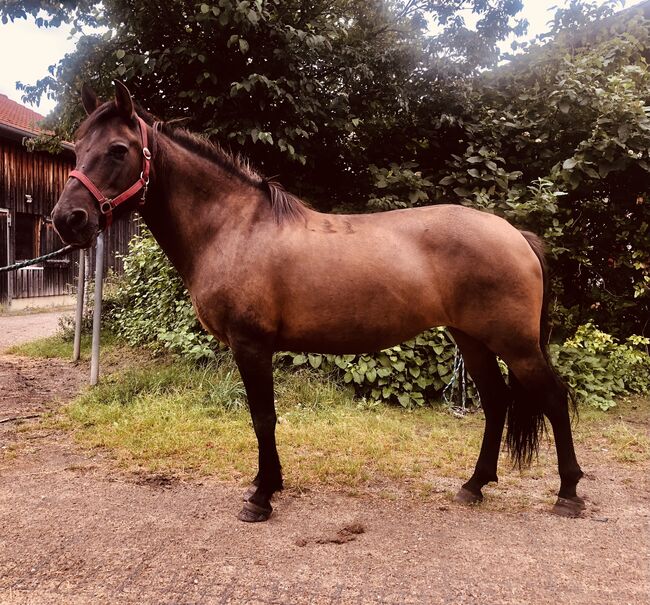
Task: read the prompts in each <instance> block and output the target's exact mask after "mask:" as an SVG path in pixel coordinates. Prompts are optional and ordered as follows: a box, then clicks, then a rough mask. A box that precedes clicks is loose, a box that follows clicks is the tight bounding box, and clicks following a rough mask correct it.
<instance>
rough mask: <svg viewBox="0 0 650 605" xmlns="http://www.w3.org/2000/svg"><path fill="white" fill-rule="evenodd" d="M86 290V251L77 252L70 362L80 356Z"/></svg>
mask: <svg viewBox="0 0 650 605" xmlns="http://www.w3.org/2000/svg"><path fill="white" fill-rule="evenodd" d="M85 290H86V251H85V250H79V275H78V278H77V309H76V312H75V315H74V346H73V349H72V361H79V357H80V355H81V323H82V321H83V314H84V297H85Z"/></svg>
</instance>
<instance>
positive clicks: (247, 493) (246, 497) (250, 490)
mask: <svg viewBox="0 0 650 605" xmlns="http://www.w3.org/2000/svg"><path fill="white" fill-rule="evenodd" d="M256 491H257V485H255V484H253V485H251V486H249V487H248V489H247V490H246V491H245V492H244V502H248V501H249V500H250V499H251V498H252V497H253V494H254V493H255V492H256Z"/></svg>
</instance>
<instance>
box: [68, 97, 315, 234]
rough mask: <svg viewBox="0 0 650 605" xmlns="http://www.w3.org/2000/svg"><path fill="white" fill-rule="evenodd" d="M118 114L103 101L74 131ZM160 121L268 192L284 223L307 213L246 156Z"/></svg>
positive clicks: (146, 116) (186, 143)
mask: <svg viewBox="0 0 650 605" xmlns="http://www.w3.org/2000/svg"><path fill="white" fill-rule="evenodd" d="M136 111H137V113H138V115H139V116H140V117H141V118H142V119H143V120H144V121H145V122H146V123H147V124H148V125H149V126H153V124H154V122H155V121H156V118H155V117H154V116H152V115H151V114H150V113H149V112H148V111H146V110H145V109H143V108H142V107H140V106H138V107H137V109H136ZM116 115H117V109H116V107H115V104H114V103H112V102H108V103H104V104H103V105H101V106H100V107H98V108H97V109H96V110H95V111H94V112H93V113H92V114H91V115H90V116H89V117H88V119H86V120H85V121H84V122H83V123H82V124H81V126H80V127H79V129H78V130H77V132H76V134H75V139H79V138H82V137H83V136H84V135H85V134H86V133H87V132H88V131H89V130H90V129H91V128H92V127H94V126H96V125H97V124H101V123H102V122H104V121H105V120H108V119H110V118H113V117H115V116H116ZM160 124H161V125H160V132H162V133H163V134H164V135H165V136H167V137H169V138H170V139H171V140H172V141H174V142H175V143H177V144H178V145H180V146H181V147H183V148H184V149H187V150H188V151H191V152H192V153H194V154H196V155H198V156H200V157H202V158H204V159H206V160H208V161H210V162H212V163H214V164H216V165H217V166H219V168H221V169H222V170H224V171H226V172H227V173H228V174H230V175H231V176H233V177H235V178H238V179H239V180H240V181H242V182H244V183H245V184H247V185H250V186H253V187H255V188H256V189H259V190H260V191H263V192H265V193H267V194H268V196H269V203H270V205H271V209H272V211H273V216H274V217H275V220H276V222H277V223H282V222H284V221H285V220H295V219H298V218H300V217H302V216H303V215H304V210H305V208H306V205H305V204H304V202H302V201H301V200H300V199H298V198H297V197H296V196H295V195H293V194H291V193H289V192H288V191H287V190H286V189H285V188H284V187H283V186H282V185H281V184H280V183H278V182H277V181H274V180H272V179H268V178H266V177H265V176H264V175H262V174H260V173H259V172H257V171H256V170H255V169H254V168H253V167H252V166H251V165H250V163H249V161H248V159H247V158H245V157H243V156H241V155H239V154H233V153H230V152H228V151H226V150H225V149H224V148H223V147H221V145H219V144H218V143H215V142H213V141H210V140H209V139H208V138H206V137H205V136H202V135H200V134H196V133H194V132H191V131H189V130H187V129H185V128H182V127H179V126H174V124H173V123H169V122H161V123H160Z"/></svg>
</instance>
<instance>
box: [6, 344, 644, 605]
mask: <svg viewBox="0 0 650 605" xmlns="http://www.w3.org/2000/svg"><path fill="white" fill-rule="evenodd" d="M64 376H65V380H63V379H62V377H64ZM86 376H87V368H85V367H82V366H76V367H75V366H73V365H72V364H68V363H65V362H56V361H47V362H45V361H34V360H24V359H20V358H15V357H7V356H4V357H0V385H1V387H2V399H1V400H0V418H3V417H5V416H6V415H11V414H15V415H18V414H20V413H27V412H33V413H42V412H44V411H46V410H48V409H56V407H57V406H58V405H59V404H58V403H56V402H57V400H58V401H61V400H65V399H68V398H69V397H70V396H71V394H72V393H73V392H74V391H76V390H77V389H78V388H81V386H82V384H83V383H84V382H85V378H86ZM39 422H41V421H40V420H39V419H34V420H28V421H25V423H24V424H20V423H17V422H10V423H4V424H0V442H1V444H2V445H1V447H2V450H1V451H2V454H0V603H3V604H4V603H11V604H14V603H16V604H22V603H30V604H40V603H43V604H45V603H47V604H53V603H54V604H58V603H61V604H76V603H83V604H87V603H92V604H103V603H106V604H109V603H110V604H121V603H138V604H140V605H142V604H160V603H162V604H169V605H172V604H210V605H211V604H217V603H223V604H228V603H232V604H235V603H236V604H239V603H251V604H252V603H255V604H257V603H263V604H287V605H300V604H321V603H323V604H339V603H340V604H343V603H350V604H360V603H382V604H395V605H398V604H399V605H402V604H410V603H413V604H416V603H417V604H429V603H449V604H453V605H457V604H481V605H484V604H497V603H508V604H513V605H514V604H517V605H523V604H526V603H530V604H531V605H532V604H534V605H540V604H544V603H553V604H556V603H571V604H572V605H579V604H584V605H598V604H603V605H605V604H606V605H613V604H616V605H619V604H628V603H629V604H630V605H632V604H634V605H638V604H640V603H647V602H649V600H650V586H649V583H650V572H649V568H648V552H649V546H650V518H649V517H650V513H649V507H650V506H649V505H650V501H649V497H650V496H649V494H648V489H647V488H648V485H647V480H646V477H647V471H648V469H647V466H646V468H641V467H629V466H623V465H612V463H611V462H608V461H607V459H606V457H605V455H604V454H603V453H599V452H598V451H597V450H596V451H593V452H588V453H586V454H585V453H584V452H583V456H582V458H583V465H584V466H585V468H587V469H588V470H589V473H590V477H589V478H588V479H586V480H584V481H583V482H582V483H581V487H582V493H583V494H584V495H586V496H587V497H588V498H589V500H590V502H589V511H588V513H587V514H586V516H585V518H582V519H562V518H557V517H554V516H552V515H550V514H549V513H548V509H549V502H551V501H552V496H551V494H552V492H553V491H554V489H555V480H554V479H553V480H550V479H549V480H546V479H536V478H533V477H531V478H529V479H525V480H523V481H522V482H521V486H520V487H518V488H514V491H513V489H512V488H511V487H510V486H509V487H508V489H505V488H504V487H499V488H493V489H490V490H488V498H487V500H486V502H485V503H484V504H483V505H482V506H480V507H474V508H464V507H460V506H457V505H455V504H453V503H451V502H450V501H449V497H448V496H447V495H446V492H444V490H441V492H442V493H440V494H433V495H432V496H431V497H429V498H427V499H425V500H424V501H416V500H413V499H412V498H408V497H406V496H404V497H403V498H402V497H399V498H396V499H389V498H386V497H380V496H376V495H372V494H366V495H362V496H349V495H345V494H342V493H338V492H333V491H325V492H323V491H319V492H309V493H307V494H305V495H302V496H298V495H296V494H289V493H285V494H282V495H281V496H280V497H279V498H277V500H276V502H275V506H276V514H274V516H272V517H271V519H270V521H268V522H267V523H265V524H258V525H247V524H243V523H240V522H238V521H237V520H236V518H235V515H236V513H237V511H238V509H239V506H240V496H241V492H242V489H241V487H240V486H234V485H224V484H222V483H218V482H216V481H213V480H208V481H203V482H200V481H192V482H179V481H176V480H173V479H168V478H166V477H155V476H154V477H152V476H147V475H142V474H126V473H124V472H122V471H119V470H117V469H116V468H115V467H114V464H113V463H112V461H111V460H110V458H109V457H108V455H107V454H106V453H103V452H88V451H84V450H81V449H80V448H79V447H78V446H76V445H75V443H74V441H73V439H72V438H71V437H70V436H69V435H68V434H65V433H60V432H57V431H54V430H52V429H51V428H47V424H40V425H39V424H34V423H39ZM39 426H40V427H41V428H39ZM26 427H30V430H24V429H25V428H26ZM437 481H438V482H439V484H440V485H442V486H444V487H445V488H446V487H448V486H449V485H450V483H453V484H455V483H457V481H456V480H454V481H450V480H449V479H442V478H439V479H437ZM517 490H520V491H521V492H522V493H526V494H528V495H535V497H536V498H537V499H536V500H534V501H533V504H532V505H531V506H530V507H529V508H528V509H527V510H526V511H525V512H519V510H520V509H519V507H518V505H517V504H516V502H518V501H520V500H517V498H518V497H519V494H518V493H517Z"/></svg>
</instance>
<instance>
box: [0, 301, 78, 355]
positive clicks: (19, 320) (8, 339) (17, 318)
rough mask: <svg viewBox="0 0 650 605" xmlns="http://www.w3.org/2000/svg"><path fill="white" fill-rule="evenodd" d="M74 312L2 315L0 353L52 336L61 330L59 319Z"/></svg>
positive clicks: (0, 321)
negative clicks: (15, 346)
mask: <svg viewBox="0 0 650 605" xmlns="http://www.w3.org/2000/svg"><path fill="white" fill-rule="evenodd" d="M71 313H72V311H54V312H51V313H30V314H26V315H0V353H2V352H3V351H4V350H6V349H8V348H9V347H12V346H14V345H17V344H22V343H24V342H29V341H30V340H35V339H37V338H43V337H44V336H52V335H54V334H56V332H57V330H58V329H59V319H60V318H61V317H63V316H64V315H70V314H71Z"/></svg>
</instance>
